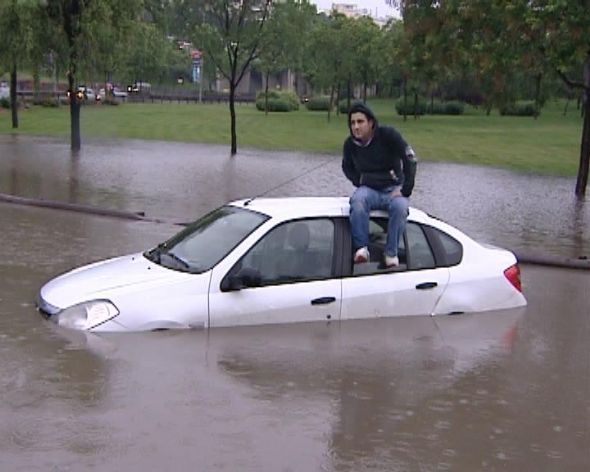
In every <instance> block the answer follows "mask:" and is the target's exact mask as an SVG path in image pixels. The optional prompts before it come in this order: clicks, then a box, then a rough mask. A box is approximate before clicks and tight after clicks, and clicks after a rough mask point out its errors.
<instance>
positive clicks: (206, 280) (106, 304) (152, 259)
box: [37, 197, 526, 331]
mask: <svg viewBox="0 0 590 472" xmlns="http://www.w3.org/2000/svg"><path fill="white" fill-rule="evenodd" d="M348 211H349V204H348V198H339V197H335V198H332V197H319V198H276V199H272V198H260V199H250V200H240V201H235V202H232V203H229V204H227V205H225V206H223V207H221V208H218V209H217V210H215V211H213V212H211V213H209V214H207V215H205V216H204V217H202V218H200V219H198V220H197V221H195V222H194V223H192V224H190V225H188V226H187V227H186V228H184V229H183V230H182V231H180V232H179V233H178V234H176V235H175V236H173V237H172V238H170V239H169V240H168V241H166V242H164V243H162V244H160V245H158V246H157V247H155V248H152V249H150V250H148V251H146V252H144V253H137V254H131V255H128V256H122V257H118V258H115V259H109V260H106V261H101V262H96V263H94V264H91V265H88V266H84V267H81V268H78V269H75V270H72V271H70V272H68V273H66V274H63V275H61V276H59V277H56V278H55V279H53V280H51V281H49V282H48V283H46V284H45V285H44V286H43V287H42V288H41V290H40V291H39V294H38V297H37V306H38V308H39V310H40V312H41V313H43V314H44V315H45V316H46V317H48V318H49V319H50V320H52V321H55V322H56V323H58V324H59V325H61V326H65V327H68V328H74V329H80V330H89V331H141V330H158V329H172V328H213V327H219V326H237V325H257V324H271V323H295V322H302V321H324V322H326V321H340V320H347V319H358V318H377V317H394V316H409V315H445V314H460V313H464V312H476V311H485V310H498V309H505V308H513V307H517V306H523V305H526V299H525V297H524V296H523V294H522V291H521V284H520V270H519V267H518V264H517V260H516V257H515V256H514V255H513V254H512V253H511V252H509V251H506V250H504V249H500V248H496V247H492V246H486V245H482V244H479V243H477V242H476V241H474V240H473V239H471V238H469V237H468V236H466V235H465V234H464V233H462V232H461V231H459V230H457V229H456V228H453V227H452V226H449V225H448V224H446V223H443V222H442V221H440V220H438V219H436V218H433V217H431V216H429V215H427V214H426V213H424V212H423V211H420V210H417V209H414V208H411V209H410V214H409V217H408V225H407V227H406V232H405V235H404V237H403V240H401V241H400V245H399V256H400V266H398V267H395V268H394V269H387V268H385V267H383V263H382V262H381V261H382V258H383V249H384V246H385V240H386V236H387V235H386V230H387V217H386V215H385V214H384V213H381V212H374V213H373V214H372V217H371V222H370V240H371V243H370V245H369V251H370V254H371V259H370V260H369V261H368V262H367V263H363V264H353V260H352V253H353V251H352V247H351V237H350V230H349V222H348Z"/></svg>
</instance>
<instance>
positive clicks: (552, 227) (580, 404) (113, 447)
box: [0, 137, 590, 472]
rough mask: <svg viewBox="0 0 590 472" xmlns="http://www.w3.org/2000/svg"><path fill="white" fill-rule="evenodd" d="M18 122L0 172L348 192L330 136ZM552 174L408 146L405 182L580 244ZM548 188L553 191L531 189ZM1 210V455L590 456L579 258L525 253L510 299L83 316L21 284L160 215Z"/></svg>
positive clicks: (38, 185) (101, 194) (178, 213)
mask: <svg viewBox="0 0 590 472" xmlns="http://www.w3.org/2000/svg"><path fill="white" fill-rule="evenodd" d="M12 139H15V141H16V144H15V143H12V144H11V143H10V141H11V140H12ZM21 140H22V138H11V137H0V192H13V193H16V194H18V195H22V196H30V197H39V196H42V197H45V198H51V199H58V200H64V201H76V202H81V203H86V204H94V205H98V206H106V207H110V208H115V209H127V210H133V211H137V210H145V211H146V212H147V214H148V215H150V216H154V217H163V218H166V219H170V220H173V221H174V220H180V221H185V220H186V219H188V218H187V216H189V215H190V216H191V217H192V216H197V215H199V214H202V213H204V212H205V211H208V210H209V209H211V208H212V207H214V206H217V205H219V204H221V203H223V202H225V201H227V200H230V199H233V198H239V197H242V196H250V195H252V194H256V193H262V192H264V191H267V190H269V189H272V188H273V187H275V186H277V185H279V184H281V183H285V185H282V186H280V187H279V188H277V189H276V190H273V191H271V192H270V194H271V195H303V194H316V195H317V194H320V195H326V194H340V195H344V194H347V193H349V191H350V188H349V186H348V184H347V182H345V181H344V180H343V178H342V177H341V175H340V168H339V159H338V158H337V156H311V155H299V154H296V153H292V154H278V155H277V154H272V153H262V154H258V153H255V152H253V151H252V152H250V151H248V152H243V153H242V154H241V155H240V156H238V158H236V159H230V158H228V156H227V155H226V154H225V152H226V151H225V150H224V149H223V148H219V147H202V146H195V145H188V144H166V143H149V144H146V143H142V142H131V143H127V142H126V143H118V144H117V145H116V146H115V145H106V144H101V143H98V144H95V145H92V146H85V148H84V150H83V152H82V153H81V155H80V156H78V157H77V158H75V160H71V158H70V157H68V155H67V152H64V150H66V151H67V145H64V144H63V143H59V142H55V141H50V140H43V139H32V140H22V141H24V142H21ZM64 156H65V157H64ZM457 175H461V180H462V185H461V189H457V185H456V184H457V181H458V178H457ZM529 179H530V181H529ZM525 183H526V185H527V188H526V190H525V189H522V186H523V185H525ZM570 187H573V180H572V181H571V182H570V180H568V179H563V180H562V179H546V178H541V177H530V178H529V177H526V176H518V175H514V174H511V173H509V172H505V171H498V170H493V169H479V168H475V169H471V168H469V169H467V168H464V167H462V166H452V165H446V164H428V163H423V164H422V167H421V170H420V180H419V182H418V186H417V189H416V193H415V195H414V197H413V203H414V205H416V206H419V207H422V208H425V209H428V211H430V212H432V213H434V214H437V215H439V216H441V217H444V218H445V219H446V220H449V221H450V222H452V223H454V224H456V225H458V226H460V227H462V228H463V229H465V230H466V231H467V232H468V233H471V234H474V235H476V236H478V237H481V238H482V239H485V240H488V241H493V242H496V243H498V244H501V245H506V246H518V247H524V248H528V247H533V246H535V247H536V246H539V247H540V246H542V247H543V248H547V250H551V251H552V252H553V251H554V252H555V253H557V254H564V255H574V254H578V253H580V252H581V253H584V254H587V253H588V247H589V237H588V226H589V225H588V221H589V220H588V209H587V203H586V202H578V203H576V202H575V201H574V200H573V198H572V199H571V200H570V199H569V197H567V195H569V194H570V192H571V191H572V188H570ZM499 188H501V191H500V192H498V189H499ZM547 188H551V192H552V193H553V192H554V193H556V194H557V193H558V194H559V195H560V196H561V200H560V201H557V199H546V202H547V203H546V205H545V203H544V204H543V205H541V204H539V203H538V202H539V201H541V195H542V194H543V192H544V191H545V190H546V189H547ZM495 193H498V194H499V196H497V197H495V198H492V196H493V195H494V194H495ZM507 194H510V198H509V197H508V196H507ZM529 197H530V198H529ZM533 198H534V199H536V200H537V203H536V204H535V203H533V202H532V201H531V200H532V199H533ZM553 200H556V201H553ZM492 202H493V204H492ZM558 209H559V211H556V210H558ZM554 211H556V212H555V214H553V212H554ZM549 218H552V219H551V220H549ZM0 221H2V232H1V238H2V239H1V243H2V244H1V245H0V256H1V257H0V278H1V280H2V284H1V285H0V357H1V359H2V362H0V397H1V398H2V400H3V401H2V402H1V403H0V470H2V471H4V470H7V471H27V472H29V471H47V470H51V471H60V472H61V471H77V470H99V471H102V470H129V471H134V470H163V469H166V468H169V467H170V464H174V466H175V467H176V468H177V469H178V470H240V471H273V472H274V471H306V472H307V471H316V470H326V471H362V470H388V471H395V470H400V471H405V470H469V471H471V470H490V471H493V470H509V471H521V470H572V471H578V470H579V471H582V470H589V469H590V451H589V450H588V444H589V443H590V436H589V431H590V428H588V426H589V425H590V400H589V399H590V353H589V349H588V339H590V318H589V317H588V306H590V298H589V297H590V292H589V291H588V286H589V280H590V278H589V275H588V273H587V272H583V271H567V270H563V269H548V268H540V267H532V266H524V267H523V283H524V287H525V292H526V294H527V298H528V301H529V305H528V306H527V307H526V308H523V309H519V310H514V311H504V312H496V313H484V314H478V315H462V316H454V317H435V318H430V317H416V318H407V319H404V318H402V319H394V320H374V321H350V322H346V323H341V324H339V323H329V324H322V323H315V324H303V325H293V326H268V327H253V328H232V329H219V330H213V331H211V332H204V331H189V332H170V333H138V334H132V335H110V336H97V335H92V334H84V333H79V332H70V331H65V330H63V329H59V328H57V327H55V326H54V325H52V324H51V323H48V322H45V321H43V320H42V319H41V318H40V317H39V315H38V314H37V313H36V312H35V310H34V307H33V300H34V296H35V293H36V291H37V290H38V288H39V287H40V285H41V284H42V283H43V282H45V281H46V280H47V279H49V278H50V277H53V276H54V275H55V274H57V273H60V272H63V271H65V270H68V269H70V268H72V267H74V266H78V265H81V264H84V263H87V262H91V261H94V260H98V259H101V258H106V257H110V256H115V255H119V254H124V253H130V252H136V251H140V250H143V249H145V248H148V247H152V246H153V245H155V244H156V243H158V242H160V241H163V240H164V239H166V238H167V237H168V236H170V235H171V234H172V233H173V232H175V231H177V229H178V228H177V227H175V226H173V225H169V224H154V223H145V222H142V223H138V222H127V221H120V220H115V219H109V218H103V217H97V216H90V215H84V214H77V213H69V212H63V211H57V210H48V209H40V208H31V207H21V206H17V205H8V204H0Z"/></svg>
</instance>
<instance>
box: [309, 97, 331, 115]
mask: <svg viewBox="0 0 590 472" xmlns="http://www.w3.org/2000/svg"><path fill="white" fill-rule="evenodd" d="M305 106H306V107H307V109H308V110H310V111H329V110H330V97H329V96H327V95H320V96H317V97H311V98H310V99H309V101H308V102H307V103H306V104H305Z"/></svg>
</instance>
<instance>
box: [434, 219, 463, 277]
mask: <svg viewBox="0 0 590 472" xmlns="http://www.w3.org/2000/svg"><path fill="white" fill-rule="evenodd" d="M429 232H430V233H431V234H432V235H433V236H434V237H435V238H436V240H437V243H438V244H439V245H440V247H441V248H442V253H443V255H444V259H445V260H444V262H441V263H439V264H438V265H439V266H444V267H450V266H454V265H457V264H460V263H461V260H462V259H463V246H462V245H461V243H460V242H459V241H457V240H456V239H455V238H453V237H452V236H450V235H448V234H447V233H443V232H442V231H440V230H439V229H436V228H432V227H431V228H430V229H429Z"/></svg>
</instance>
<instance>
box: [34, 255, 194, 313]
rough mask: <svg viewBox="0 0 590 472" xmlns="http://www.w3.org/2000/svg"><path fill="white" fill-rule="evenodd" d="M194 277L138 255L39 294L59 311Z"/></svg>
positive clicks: (84, 271) (53, 283)
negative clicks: (78, 304)
mask: <svg viewBox="0 0 590 472" xmlns="http://www.w3.org/2000/svg"><path fill="white" fill-rule="evenodd" d="M190 276H191V274H188V273H185V272H178V271H175V270H171V269H167V268H165V267H162V266H159V265H157V264H154V263H153V262H150V261H149V260H147V259H146V258H145V257H144V256H143V255H142V254H141V253H137V254H131V255H128V256H122V257H117V258H114V259H108V260H106V261H101V262H96V263H94V264H90V265H87V266H83V267H80V268H78V269H74V270H72V271H70V272H66V273H65V274H63V275H60V276H58V277H56V278H55V279H52V280H50V281H49V282H47V283H46V284H45V285H44V286H43V287H41V290H40V292H39V295H40V298H41V299H42V300H43V301H44V302H45V303H49V304H50V305H52V306H53V307H55V308H66V307H68V306H71V305H74V304H76V303H80V302H83V301H86V300H93V299H101V298H105V299H108V298H110V296H111V295H112V294H114V293H121V292H124V291H128V290H135V289H138V288H142V289H145V288H147V287H148V286H149V285H151V284H156V283H157V284H158V285H162V283H166V281H170V283H172V282H174V281H178V280H181V279H186V278H187V277H190Z"/></svg>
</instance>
